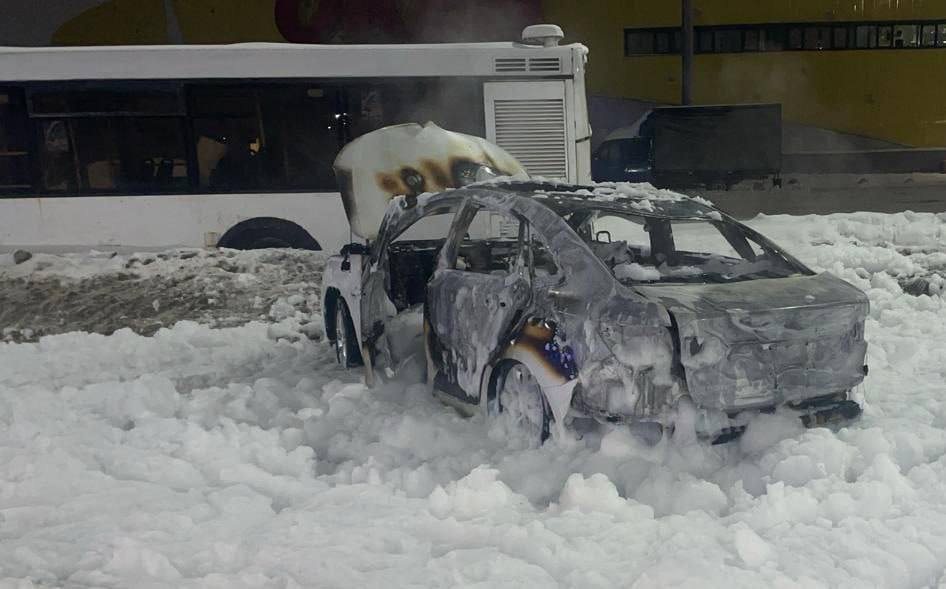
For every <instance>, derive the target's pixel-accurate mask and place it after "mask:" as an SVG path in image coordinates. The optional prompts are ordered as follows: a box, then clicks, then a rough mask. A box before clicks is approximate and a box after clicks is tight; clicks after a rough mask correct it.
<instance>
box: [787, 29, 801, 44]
mask: <svg viewBox="0 0 946 589" xmlns="http://www.w3.org/2000/svg"><path fill="white" fill-rule="evenodd" d="M804 42H805V29H803V28H801V27H792V28H790V29H788V48H789V49H802V48H803V47H804Z"/></svg>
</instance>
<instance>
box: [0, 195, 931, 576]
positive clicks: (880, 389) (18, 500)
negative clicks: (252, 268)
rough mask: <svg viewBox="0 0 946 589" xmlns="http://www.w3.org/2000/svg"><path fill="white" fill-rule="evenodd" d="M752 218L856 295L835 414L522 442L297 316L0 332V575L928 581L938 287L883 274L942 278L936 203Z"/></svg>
mask: <svg viewBox="0 0 946 589" xmlns="http://www.w3.org/2000/svg"><path fill="white" fill-rule="evenodd" d="M751 225H753V226H754V227H756V228H757V229H759V230H760V231H762V232H763V233H764V234H766V235H768V236H771V237H772V238H773V239H774V240H775V241H776V242H778V243H780V245H782V246H784V247H786V248H787V249H788V251H790V252H792V253H793V254H795V255H797V256H798V257H799V258H800V259H802V260H803V261H804V262H806V263H808V264H810V265H812V266H813V267H815V268H817V269H819V270H830V271H831V272H834V273H836V274H838V275H839V276H841V277H843V278H845V279H847V280H850V281H851V282H853V283H854V284H856V285H857V286H859V287H860V288H862V289H863V290H864V291H865V292H867V293H868V295H869V296H870V299H871V315H870V318H869V320H868V324H867V337H868V339H869V341H870V348H869V358H868V360H869V363H870V366H871V371H870V374H869V376H868V377H867V379H866V381H865V383H864V385H863V386H862V388H861V389H860V390H858V391H857V393H858V395H860V396H861V397H862V398H863V399H864V401H865V414H864V416H863V417H862V419H861V420H860V421H858V422H856V423H854V424H851V425H850V426H848V427H844V428H841V429H838V430H836V431H834V430H829V429H824V428H820V429H812V430H804V429H802V428H801V427H800V426H799V424H798V423H797V421H795V420H794V419H792V418H790V417H788V416H785V415H782V414H780V413H776V414H774V415H763V416H760V417H759V418H757V419H756V420H754V421H753V422H752V423H751V424H750V426H749V430H748V431H747V432H746V435H745V436H744V437H743V438H742V439H741V440H740V441H739V442H737V443H733V444H729V445H725V446H712V447H709V446H705V445H700V444H695V443H688V442H686V441H685V440H684V439H665V440H663V441H661V442H660V443H658V444H657V445H656V446H648V445H646V444H644V443H643V442H641V441H640V440H639V439H638V438H636V437H634V436H633V435H631V434H630V433H628V432H627V431H626V430H624V429H620V428H614V429H606V430H604V431H601V432H588V433H586V434H585V435H584V436H583V437H582V438H581V439H578V438H577V437H576V436H575V435H574V433H572V434H571V435H569V436H567V437H565V438H558V437H556V438H555V439H553V440H552V441H551V442H550V443H548V444H546V445H545V446H543V447H542V448H539V449H528V448H527V444H525V443H524V441H523V440H518V439H515V438H514V439H510V435H513V436H514V434H511V433H510V432H508V431H506V430H504V429H502V428H500V427H498V426H497V425H495V424H488V423H485V422H484V421H483V420H482V419H481V418H479V417H476V418H472V419H465V418H463V417H461V416H459V415H458V414H457V413H456V412H455V411H453V410H452V409H449V408H447V407H445V406H444V405H442V404H441V403H439V402H438V401H436V400H435V399H433V398H431V397H430V396H429V394H428V393H427V392H426V391H425V388H424V387H423V386H421V385H412V384H400V383H396V382H394V383H387V384H384V385H382V386H379V387H378V388H376V389H368V388H366V387H365V386H364V385H363V384H362V383H361V381H360V380H359V378H358V375H357V374H354V373H346V372H343V371H340V370H338V369H337V368H335V366H334V361H333V358H332V353H331V350H329V349H327V346H325V345H324V344H320V343H317V342H313V341H311V340H310V339H308V338H305V337H294V336H293V334H295V335H298V334H300V333H301V331H302V330H303V329H304V326H305V325H306V324H307V323H308V322H310V321H313V319H312V318H311V317H309V316H303V315H304V314H303V313H302V312H301V311H298V312H297V314H293V315H287V316H285V317H281V318H278V317H277V318H272V317H271V318H269V319H268V322H250V323H247V324H244V325H241V326H238V327H228V328H222V329H218V328H211V327H209V326H207V325H201V324H197V323H194V322H184V323H178V324H177V325H174V326H173V327H170V328H161V329H159V330H158V331H157V332H156V333H155V334H154V335H153V336H151V337H144V336H142V335H139V334H136V333H134V332H132V331H129V330H119V331H117V332H115V333H114V334H112V335H110V336H104V335H95V334H84V333H68V334H62V335H53V336H46V337H43V338H41V339H40V340H39V341H38V342H35V343H7V344H0V515H2V523H0V585H4V584H9V585H17V584H19V585H21V586H31V585H33V586H99V587H145V586H147V587H279V588H284V587H381V586H384V587H392V586H451V587H452V586H458V585H479V586H489V587H491V586H506V587H535V586H556V585H557V586H561V587H614V586H632V587H653V586H701V587H703V586H705V587H726V588H730V587H768V586H779V587H837V586H848V587H863V586H882V587H921V586H932V585H936V584H938V583H944V582H946V576H944V573H943V571H944V569H946V502H944V501H943V497H944V496H946V458H944V456H946V304H944V297H943V294H942V291H935V292H933V291H930V292H926V293H921V294H910V293H908V292H905V291H904V289H903V287H902V286H901V283H902V282H903V281H904V280H905V279H913V278H917V277H926V278H927V279H928V280H929V283H930V284H934V283H936V281H937V280H941V278H942V276H943V273H944V271H946V270H944V265H943V262H944V258H943V255H942V254H943V252H946V215H939V216H937V215H932V214H927V215H913V214H906V213H905V214H900V215H878V214H855V215H832V216H828V217H804V218H797V217H795V218H793V217H762V218H758V219H756V220H754V221H753V222H751ZM172 273H173V271H172ZM937 277H938V278H937ZM940 284H941V283H940ZM290 296H291V295H290ZM524 448H525V449H524Z"/></svg>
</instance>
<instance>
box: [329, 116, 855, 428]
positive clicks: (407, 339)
mask: <svg viewBox="0 0 946 589" xmlns="http://www.w3.org/2000/svg"><path fill="white" fill-rule="evenodd" d="M441 132H443V131H441ZM490 159H493V160H496V159H497V158H490ZM493 163H496V162H495V161H493ZM454 167H456V166H454ZM411 170H414V171H416V169H415V168H411ZM402 172H403V170H402ZM409 174H410V171H409V172H408V175H409ZM402 175H403V174H402ZM421 175H423V174H421ZM415 184H418V185H420V184H423V182H420V183H418V182H415ZM457 184H462V182H461V181H459V180H458V181H457ZM369 239H370V245H369V246H363V245H353V246H349V247H348V248H346V250H345V251H343V253H342V255H340V256H335V257H333V258H331V259H330V260H329V262H328V264H327V266H326V271H325V277H324V288H323V293H324V295H323V296H324V300H323V303H324V304H323V310H324V313H325V319H326V326H327V334H328V337H329V339H330V340H331V341H332V342H333V343H334V344H335V346H336V349H337V351H338V355H339V359H340V360H341V361H342V362H343V363H346V364H348V365H351V364H355V363H359V362H362V361H363V362H364V364H365V365H366V366H367V368H368V371H367V372H368V374H369V378H371V377H373V375H374V374H375V373H376V372H377V371H379V369H385V370H387V371H388V372H392V371H396V370H397V369H398V367H399V366H401V365H402V364H403V363H404V362H405V361H406V360H407V359H408V358H411V357H415V358H416V357H420V358H423V359H424V363H425V364H426V368H427V378H428V382H429V384H430V385H431V386H432V387H433V388H435V389H436V390H438V391H440V392H441V393H444V394H445V395H448V396H450V397H451V398H452V399H454V400H456V401H458V402H460V403H461V404H464V405H466V406H469V407H473V408H475V407H479V408H481V409H483V410H484V411H487V412H492V413H498V412H503V411H509V412H513V411H514V412H516V413H517V415H518V417H517V419H518V420H519V421H521V422H522V423H523V425H525V426H527V427H529V428H531V429H532V430H534V432H535V433H536V435H538V436H540V437H541V438H542V439H544V438H545V437H546V436H547V435H548V432H549V429H550V427H551V424H557V425H558V426H559V427H560V426H562V425H563V424H564V423H565V420H566V417H567V416H569V415H585V416H591V417H594V418H596V419H598V420H601V421H607V422H612V423H628V424H634V425H637V426H641V425H649V426H653V427H655V428H657V429H660V428H663V427H666V426H669V425H673V423H674V422H675V421H676V420H677V419H678V418H679V417H680V415H681V411H686V412H687V413H688V415H689V417H688V418H687V419H688V420H690V419H693V420H695V421H694V423H695V424H696V430H697V432H698V433H700V434H702V435H704V436H706V437H709V438H711V439H713V440H716V441H723V440H725V439H728V438H730V437H732V436H734V435H736V434H738V433H739V432H740V431H741V430H742V429H743V428H744V425H745V420H744V416H746V415H749V414H751V413H753V412H755V411H759V410H763V411H768V410H772V409H774V408H776V407H780V406H787V407H789V408H791V409H793V410H796V411H798V413H799V415H800V416H801V417H802V418H803V419H804V420H806V423H823V422H824V421H828V420H834V419H839V418H852V417H855V416H857V415H858V414H859V413H860V408H859V406H858V405H857V404H856V403H855V402H854V401H852V400H850V399H849V392H850V391H851V390H852V388H853V387H855V386H856V385H858V384H859V383H860V382H861V381H862V380H863V378H864V375H865V373H866V366H865V365H864V358H865V353H866V343H865V340H864V320H865V317H866V314H867V311H868V303H867V298H866V296H865V295H864V294H863V293H861V292H860V291H859V290H858V289H856V288H855V287H853V286H851V285H850V284H848V283H846V282H844V281H842V280H840V279H839V278H836V277H834V276H832V275H831V274H827V273H822V274H815V273H814V272H812V271H811V270H810V269H808V268H807V267H805V266H804V265H803V264H802V263H801V262H799V261H798V260H796V259H794V258H793V257H791V256H790V255H789V254H787V253H785V252H784V251H782V250H781V249H780V248H778V247H777V246H776V245H775V244H773V243H772V242H771V241H769V240H768V239H766V238H765V237H763V236H761V235H759V234H758V233H757V232H755V231H754V230H752V229H751V228H749V227H746V226H744V225H742V224H740V223H739V222H737V221H735V220H734V219H732V218H730V217H729V216H727V215H725V214H724V213H722V212H720V211H718V210H716V209H715V208H713V207H712V206H711V205H709V204H708V203H705V202H701V201H699V200H698V199H691V198H688V197H685V196H682V195H679V194H676V193H672V192H668V191H661V190H656V189H653V188H652V187H650V186H649V185H633V184H616V185H596V186H584V187H582V186H567V185H560V184H553V183H544V182H532V181H528V180H525V181H524V180H518V181H514V180H509V181H502V180H494V181H490V182H482V183H478V184H476V183H475V184H472V185H468V186H466V187H463V188H459V189H454V190H444V191H440V192H435V193H425V194H420V195H417V196H414V197H410V196H409V197H397V198H394V199H392V200H391V202H390V205H389V206H388V207H387V209H386V212H385V214H384V217H383V220H382V221H381V223H380V228H379V230H378V232H377V233H376V234H375V235H372V236H370V237H369Z"/></svg>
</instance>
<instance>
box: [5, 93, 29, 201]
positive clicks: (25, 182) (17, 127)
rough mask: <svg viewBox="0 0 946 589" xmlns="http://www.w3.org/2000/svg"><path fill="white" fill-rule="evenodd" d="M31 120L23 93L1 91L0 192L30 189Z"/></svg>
mask: <svg viewBox="0 0 946 589" xmlns="http://www.w3.org/2000/svg"><path fill="white" fill-rule="evenodd" d="M28 122H29V121H28V119H27V117H26V104H25V101H24V99H23V91H22V90H20V89H18V88H8V89H4V88H0V190H2V191H4V192H22V191H27V190H29V189H30V187H31V185H30V160H29V150H28V145H29V137H28Z"/></svg>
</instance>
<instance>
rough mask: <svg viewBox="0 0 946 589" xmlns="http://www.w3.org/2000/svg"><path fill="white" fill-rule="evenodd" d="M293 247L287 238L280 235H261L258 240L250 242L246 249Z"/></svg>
mask: <svg viewBox="0 0 946 589" xmlns="http://www.w3.org/2000/svg"><path fill="white" fill-rule="evenodd" d="M291 247H292V244H290V243H289V242H288V241H286V240H285V239H280V238H278V237H261V238H259V239H257V240H256V241H254V242H252V243H250V245H249V246H248V247H247V248H246V249H248V250H262V249H269V248H291Z"/></svg>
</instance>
